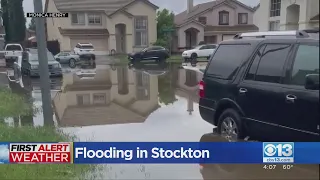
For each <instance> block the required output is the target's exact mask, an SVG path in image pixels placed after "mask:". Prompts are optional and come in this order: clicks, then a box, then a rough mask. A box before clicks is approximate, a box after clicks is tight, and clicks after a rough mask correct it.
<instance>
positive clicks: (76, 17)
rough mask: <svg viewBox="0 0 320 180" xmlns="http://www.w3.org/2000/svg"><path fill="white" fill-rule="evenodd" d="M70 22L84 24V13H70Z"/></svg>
mask: <svg viewBox="0 0 320 180" xmlns="http://www.w3.org/2000/svg"><path fill="white" fill-rule="evenodd" d="M71 23H72V24H77V25H84V24H85V15H84V13H72V14H71Z"/></svg>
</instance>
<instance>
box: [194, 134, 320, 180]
mask: <svg viewBox="0 0 320 180" xmlns="http://www.w3.org/2000/svg"><path fill="white" fill-rule="evenodd" d="M200 142H201V143H221V142H229V141H228V139H226V138H224V137H221V136H220V135H219V134H217V133H216V132H213V133H208V134H204V135H202V137H201V138H200ZM237 142H243V141H242V140H239V141H237ZM233 155H235V156H237V155H236V154H233ZM284 166H285V167H288V165H285V164H200V168H199V169H200V173H201V175H202V178H203V180H221V179H225V180H227V179H228V180H236V179H237V180H239V179H246V180H265V179H297V180H298V179H310V180H311V179H313V180H317V179H319V165H318V164H294V165H293V167H291V166H290V165H289V166H290V169H285V168H283V167H284Z"/></svg>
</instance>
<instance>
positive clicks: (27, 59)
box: [21, 49, 62, 77]
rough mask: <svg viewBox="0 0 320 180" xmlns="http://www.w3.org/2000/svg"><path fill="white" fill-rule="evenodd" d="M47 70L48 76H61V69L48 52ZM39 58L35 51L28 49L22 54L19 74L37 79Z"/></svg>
mask: <svg viewBox="0 0 320 180" xmlns="http://www.w3.org/2000/svg"><path fill="white" fill-rule="evenodd" d="M47 57H48V66H49V67H48V68H49V75H50V76H62V68H61V65H60V63H59V62H58V61H56V60H55V59H54V57H53V55H52V54H51V52H50V51H48V50H47ZM39 61H40V60H39V57H38V50H37V49H28V50H26V51H24V52H23V53H22V62H21V63H22V64H21V73H22V74H23V75H27V76H31V77H34V76H35V77H37V76H39V75H40V74H39V73H40V72H39Z"/></svg>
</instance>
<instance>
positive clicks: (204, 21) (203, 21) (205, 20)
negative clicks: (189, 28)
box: [199, 17, 207, 25]
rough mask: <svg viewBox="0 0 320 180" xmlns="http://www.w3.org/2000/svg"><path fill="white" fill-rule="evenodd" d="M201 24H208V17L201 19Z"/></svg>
mask: <svg viewBox="0 0 320 180" xmlns="http://www.w3.org/2000/svg"><path fill="white" fill-rule="evenodd" d="M199 22H200V23H201V24H205V25H206V24H207V17H199Z"/></svg>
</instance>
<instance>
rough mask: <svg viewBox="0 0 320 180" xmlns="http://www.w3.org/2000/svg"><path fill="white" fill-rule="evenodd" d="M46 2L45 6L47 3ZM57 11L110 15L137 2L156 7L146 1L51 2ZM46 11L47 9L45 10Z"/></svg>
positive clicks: (88, 0) (82, 0)
mask: <svg viewBox="0 0 320 180" xmlns="http://www.w3.org/2000/svg"><path fill="white" fill-rule="evenodd" d="M47 1H49V0H46V6H48V3H47ZM52 1H53V2H54V4H55V5H56V7H57V9H58V10H59V11H61V12H70V11H104V12H105V13H106V14H107V15H112V14H114V13H116V12H118V11H120V10H122V9H123V8H125V7H127V6H130V5H131V4H133V3H136V2H138V1H140V2H144V3H146V4H147V5H150V6H152V7H153V8H155V9H158V6H156V5H154V4H153V3H151V2H150V1H148V0H52ZM45 9H47V8H45Z"/></svg>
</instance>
